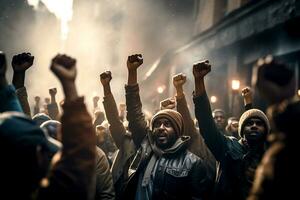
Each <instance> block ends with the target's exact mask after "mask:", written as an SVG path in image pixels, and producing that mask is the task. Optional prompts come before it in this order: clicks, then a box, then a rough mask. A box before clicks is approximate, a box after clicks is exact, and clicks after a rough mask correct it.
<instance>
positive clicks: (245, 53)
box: [143, 0, 300, 116]
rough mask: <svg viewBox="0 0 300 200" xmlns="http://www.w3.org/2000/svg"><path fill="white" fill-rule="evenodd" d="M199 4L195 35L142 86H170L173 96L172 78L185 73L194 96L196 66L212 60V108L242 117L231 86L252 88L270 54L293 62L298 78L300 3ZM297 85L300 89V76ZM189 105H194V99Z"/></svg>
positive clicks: (285, 0)
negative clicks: (257, 66) (254, 73)
mask: <svg viewBox="0 0 300 200" xmlns="http://www.w3.org/2000/svg"><path fill="white" fill-rule="evenodd" d="M198 6H199V9H198V10H197V14H196V16H197V19H196V20H195V30H194V32H195V35H194V37H193V38H191V40H190V41H189V42H187V43H186V44H184V45H182V46H180V47H179V48H177V49H173V50H170V51H169V52H168V54H166V55H164V56H163V57H161V58H159V59H158V62H157V63H156V66H155V67H154V68H155V69H154V70H152V72H151V75H149V76H148V77H145V80H144V82H143V83H144V84H143V87H147V85H150V84H149V82H158V83H157V85H164V86H166V87H165V88H166V89H165V93H164V94H160V96H161V98H162V99H163V98H166V97H168V96H172V95H174V89H173V87H172V83H171V81H172V80H171V77H172V75H174V74H175V73H179V72H183V73H185V74H187V76H188V83H187V86H186V93H187V96H190V95H191V93H192V90H193V87H194V86H193V85H194V84H193V75H192V65H193V63H194V62H196V61H199V60H202V59H209V60H210V62H211V63H212V72H211V73H210V75H209V76H208V77H207V78H206V86H207V91H208V95H209V96H212V95H214V96H216V97H217V98H218V101H217V102H216V103H215V104H213V105H212V106H213V107H219V108H223V109H225V110H226V111H227V112H228V113H229V114H230V115H235V116H239V115H240V114H241V112H242V111H243V107H242V103H241V102H242V101H241V97H240V95H237V96H236V94H234V93H233V92H232V89H231V85H230V82H231V80H232V79H238V80H240V82H241V87H244V86H251V80H252V70H253V66H254V64H255V63H256V62H257V60H258V59H259V58H261V57H263V56H266V55H268V54H271V55H273V56H274V57H275V58H276V59H278V60H281V61H284V62H286V63H288V65H289V66H290V67H291V68H293V69H294V70H295V73H296V77H299V58H300V57H299V53H300V31H299V25H297V23H298V24H299V15H300V3H299V1H296V0H261V1H242V0H232V1H230V0H228V1H219V0H212V1H210V0H208V1H205V0H203V1H199V3H198ZM160 74H167V75H168V77H167V78H165V77H162V76H160ZM295 84H297V85H298V88H299V78H297V81H296V83H295ZM295 92H296V91H295ZM151 95H153V96H155V95H157V94H155V93H154V92H153V94H151ZM235 96H236V97H235ZM147 98H149V97H147ZM233 98H235V103H234V105H233V106H232V99H233ZM189 102H190V105H192V102H191V98H189ZM254 104H255V106H256V107H258V108H261V109H263V110H264V109H265V102H263V101H262V99H261V98H260V97H259V96H257V95H256V94H255V99H254Z"/></svg>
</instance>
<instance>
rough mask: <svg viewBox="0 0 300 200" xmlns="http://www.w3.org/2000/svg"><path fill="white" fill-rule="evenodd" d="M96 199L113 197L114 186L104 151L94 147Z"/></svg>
mask: <svg viewBox="0 0 300 200" xmlns="http://www.w3.org/2000/svg"><path fill="white" fill-rule="evenodd" d="M95 199H96V200H98V199H115V188H114V185H113V179H112V176H111V173H110V167H109V163H108V160H107V158H106V156H105V153H104V152H103V151H102V150H101V149H100V148H99V147H96V198H95Z"/></svg>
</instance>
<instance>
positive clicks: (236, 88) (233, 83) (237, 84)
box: [231, 79, 240, 116]
mask: <svg viewBox="0 0 300 200" xmlns="http://www.w3.org/2000/svg"><path fill="white" fill-rule="evenodd" d="M231 89H232V90H231V91H232V98H231V114H232V116H234V100H235V96H236V95H237V94H238V91H239V89H240V81H239V80H237V79H233V80H232V81H231Z"/></svg>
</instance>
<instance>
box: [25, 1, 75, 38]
mask: <svg viewBox="0 0 300 200" xmlns="http://www.w3.org/2000/svg"><path fill="white" fill-rule="evenodd" d="M39 1H41V2H42V3H44V4H45V6H46V7H47V9H48V10H49V11H50V12H51V13H53V14H54V15H55V16H56V17H57V18H58V19H59V20H60V28H61V39H62V40H63V41H65V40H66V39H67V37H68V33H69V25H68V23H69V22H70V21H71V20H72V16H73V0H27V2H28V4H29V5H32V6H34V7H35V8H38V3H39Z"/></svg>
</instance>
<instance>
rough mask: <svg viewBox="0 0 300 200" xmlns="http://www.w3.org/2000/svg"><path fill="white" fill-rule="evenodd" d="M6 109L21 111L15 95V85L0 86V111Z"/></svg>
mask: <svg viewBox="0 0 300 200" xmlns="http://www.w3.org/2000/svg"><path fill="white" fill-rule="evenodd" d="M6 111H16V112H23V110H22V107H21V105H20V102H19V100H18V98H17V96H16V92H15V87H14V86H12V85H7V86H6V87H4V88H0V113H2V112H6Z"/></svg>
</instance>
